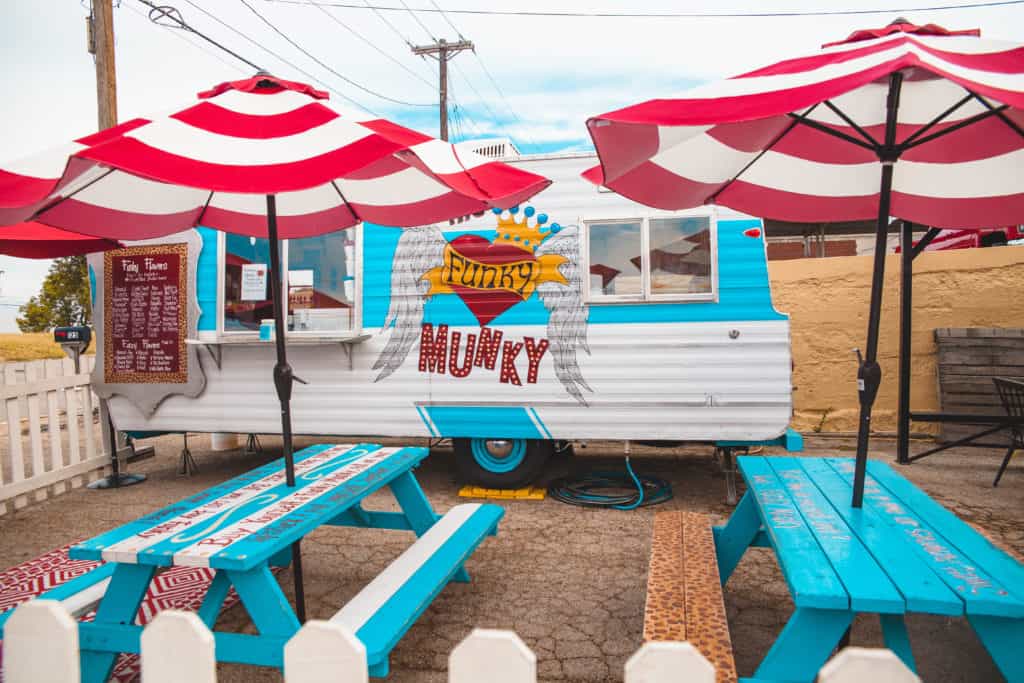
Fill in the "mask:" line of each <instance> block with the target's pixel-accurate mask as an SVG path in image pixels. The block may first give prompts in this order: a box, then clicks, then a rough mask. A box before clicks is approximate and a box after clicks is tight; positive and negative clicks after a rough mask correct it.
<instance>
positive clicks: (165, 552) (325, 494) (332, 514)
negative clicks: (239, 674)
mask: <svg viewBox="0 0 1024 683" xmlns="http://www.w3.org/2000/svg"><path fill="white" fill-rule="evenodd" d="M427 453H428V450H427V449H426V448H412V447H407V448H387V447H381V446H379V445H375V444H358V445H351V444H344V445H321V446H311V447H309V448H307V449H305V450H303V451H301V452H299V453H296V454H295V486H294V487H288V486H287V485H286V484H285V474H284V468H283V460H280V459H279V460H276V461H274V462H271V463H269V464H267V465H264V466H262V467H259V468H257V469H255V470H252V471H251V472H247V473H246V474H243V475H241V476H239V477H235V478H234V479H231V480H229V481H226V482H224V483H222V484H219V485H217V486H214V487H213V488H210V489H208V490H206V491H203V492H201V493H198V494H196V495H193V496H191V497H189V498H186V499H185V500H183V501H181V502H179V503H175V504H173V505H170V506H168V507H165V508H163V509H162V510H158V511H156V512H154V513H151V514H149V515H146V516H145V517H143V518H141V519H139V520H137V521H134V522H130V523H128V524H125V525H124V526H121V527H118V528H117V529H113V530H111V531H108V532H107V533H104V534H101V535H99V536H96V537H95V538H93V539H90V540H88V541H85V542H83V543H80V544H78V545H75V546H72V548H71V550H70V551H69V555H70V557H71V558H72V559H82V560H103V561H105V562H106V564H103V565H100V566H99V567H97V569H95V570H93V571H92V572H90V573H89V574H86V575H84V576H82V577H78V578H77V579H76V580H75V581H74V582H69V584H72V583H74V585H65V586H61V587H57V588H56V589H54V590H53V591H50V592H47V593H44V594H43V595H41V596H40V598H42V599H58V600H64V601H68V600H73V601H74V602H75V603H76V604H77V603H80V602H83V601H84V600H87V599H88V600H92V601H95V598H96V597H97V596H96V595H94V593H96V591H97V590H99V591H100V593H101V595H102V597H101V598H100V600H99V606H98V608H97V610H96V614H95V618H94V620H93V621H92V622H82V623H80V624H79V642H80V647H81V650H82V656H81V661H82V681H83V682H85V683H99V682H100V681H105V680H106V679H107V677H108V676H109V675H110V671H111V668H112V667H113V664H114V661H115V658H116V656H117V653H119V652H136V653H137V652H139V651H140V637H141V635H142V626H139V625H137V624H136V623H135V617H136V613H137V612H138V610H139V605H140V603H141V601H142V599H143V597H144V596H145V594H146V590H147V588H148V587H149V584H150V581H151V580H152V578H153V576H154V573H155V572H157V571H159V570H160V569H161V568H166V567H170V566H174V565H186V566H195V567H209V568H212V569H214V570H216V573H215V575H214V578H213V581H212V582H211V583H210V586H209V588H208V589H207V593H206V596H205V598H204V600H203V602H202V604H201V606H200V608H199V610H198V615H199V617H200V619H202V621H203V622H204V623H206V625H207V626H208V627H210V628H211V629H213V626H214V623H215V621H216V619H217V616H218V614H219V612H220V609H221V605H222V604H223V603H224V600H225V598H226V597H227V595H228V591H229V590H230V589H231V588H232V587H234V589H235V590H236V592H237V593H238V596H239V598H240V599H241V602H242V604H243V605H244V606H245V608H246V610H247V611H248V613H249V615H250V617H251V618H252V621H253V623H254V624H255V626H256V629H257V630H258V634H255V635H252V634H243V633H228V632H223V631H214V639H215V647H216V656H217V659H218V660H219V661H226V662H238V663H245V664H256V665H263V666H273V667H278V668H281V667H282V665H283V649H284V644H285V643H286V642H287V641H288V640H289V639H290V638H291V637H292V636H293V635H294V634H295V633H296V632H297V631H298V629H299V627H300V624H299V621H298V618H297V617H296V615H295V612H294V610H293V609H292V607H291V605H290V604H289V602H288V600H287V597H286V596H285V594H284V593H283V592H282V590H281V587H280V586H279V585H278V583H277V581H276V579H275V577H274V574H273V572H272V571H271V570H270V567H271V566H286V565H287V564H288V563H289V562H290V561H291V552H290V549H291V545H292V544H293V543H295V542H297V541H299V540H301V539H302V538H303V537H304V536H305V535H306V534H308V533H309V532H311V531H312V530H314V529H316V528H317V527H319V526H321V525H324V524H333V525H342V526H356V527H373V528H384V529H398V530H408V531H412V532H414V533H415V534H416V536H417V537H418V539H417V540H416V542H415V543H414V544H413V545H412V546H411V547H410V548H409V549H408V550H406V551H405V552H404V553H402V555H400V556H399V557H398V558H397V559H396V560H395V561H394V562H392V563H391V565H389V566H388V567H387V568H386V569H385V570H384V572H382V573H381V574H380V575H378V576H377V578H375V579H374V580H373V581H372V582H371V583H370V584H369V585H367V586H366V587H365V588H364V589H363V590H362V591H361V592H360V593H359V594H357V595H356V596H355V597H354V598H353V599H352V600H351V601H350V602H349V603H348V604H347V605H345V606H343V607H342V608H341V610H340V611H339V612H338V613H337V614H336V615H335V617H334V618H333V620H336V621H340V622H341V623H343V624H345V625H347V626H348V627H349V628H351V630H352V631H353V632H354V633H355V634H356V636H357V637H358V638H359V639H360V640H362V642H363V643H364V645H365V646H366V651H367V663H368V665H369V668H370V674H371V675H372V676H385V675H387V673H388V654H389V652H390V651H391V649H392V648H394V646H395V644H396V643H397V642H398V640H399V639H400V638H401V636H402V635H403V634H404V633H405V632H406V631H407V630H408V629H409V627H410V626H412V624H413V623H414V622H415V620H416V618H417V617H418V616H419V615H420V614H421V613H422V612H423V610H424V609H426V607H427V606H428V605H429V604H430V602H431V601H432V600H433V598H434V597H435V596H436V595H437V594H438V593H439V592H440V591H441V590H442V589H443V588H444V586H445V585H446V584H447V583H448V582H449V581H450V580H456V581H468V580H469V575H468V574H467V573H466V570H465V568H464V566H463V565H464V563H465V561H466V559H467V558H468V557H469V556H470V555H471V554H472V552H473V551H474V550H475V549H476V547H477V546H478V545H479V544H480V543H481V542H482V541H483V539H484V538H485V537H486V536H488V535H493V534H494V533H496V531H497V524H498V521H499V520H500V518H501V517H502V515H503V514H504V510H503V509H502V508H500V507H498V506H496V505H480V504H466V505H458V506H456V507H454V508H452V509H451V510H450V511H449V512H448V513H447V514H445V515H444V516H440V515H437V514H435V513H434V511H433V509H432V508H431V506H430V503H429V501H428V500H427V498H426V496H425V495H424V494H423V490H422V489H421V488H420V486H419V483H418V482H417V481H416V478H415V477H414V476H413V473H412V469H413V468H414V467H415V466H417V465H418V464H419V463H420V462H421V461H422V460H423V459H424V458H425V457H426V456H427ZM384 486H388V487H390V489H391V491H392V493H393V494H394V496H395V498H396V499H397V501H398V504H399V507H400V508H401V512H384V511H375V510H366V509H364V508H363V507H362V505H361V502H362V500H363V499H364V498H366V497H367V496H368V495H370V494H371V493H373V492H375V491H377V490H378V489H380V488H382V487H384ZM75 596H77V597H75ZM0 627H2V625H0ZM183 656H187V653H183Z"/></svg>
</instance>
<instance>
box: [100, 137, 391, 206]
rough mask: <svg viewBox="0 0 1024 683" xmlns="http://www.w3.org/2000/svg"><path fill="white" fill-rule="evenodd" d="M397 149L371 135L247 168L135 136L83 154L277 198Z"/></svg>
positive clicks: (194, 183)
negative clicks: (293, 158) (302, 156)
mask: <svg viewBox="0 0 1024 683" xmlns="http://www.w3.org/2000/svg"><path fill="white" fill-rule="evenodd" d="M397 149H398V146H397V145H395V144H394V143H392V142H388V141H387V140H384V139H383V138H381V137H379V136H367V137H365V138H363V139H361V140H358V141H356V142H354V143H352V144H350V145H348V146H346V147H341V148H334V149H330V151H327V152H325V153H323V154H320V155H319V156H315V157H310V158H306V159H302V160H298V161H292V162H282V163H276V164H257V165H244V164H229V163H209V162H205V161H200V160H198V159H195V158H192V157H188V156H179V155H176V154H172V153H169V152H166V151H164V150H160V149H157V148H155V147H150V146H149V145H146V144H144V143H142V142H140V141H139V140H136V139H134V138H132V137H123V138H121V139H119V140H117V141H115V142H112V143H108V144H106V145H102V146H99V147H92V148H89V149H88V150H85V151H83V152H81V153H80V155H81V156H83V157H85V158H89V159H92V160H94V161H98V162H100V163H103V164H108V165H112V166H117V167H118V168H122V169H125V170H126V171H128V172H130V173H134V174H137V175H139V176H142V177H146V178H151V179H153V180H159V181H161V182H165V183H175V184H181V185H186V186H189V187H197V188H206V189H210V190H214V191H224V192H248V193H253V194H274V193H278V192H290V191H295V190H302V189H306V188H309V187H314V186H316V185H321V184H323V183H325V182H329V181H331V180H333V179H335V178H338V177H343V176H344V175H345V174H347V173H351V172H354V171H357V170H359V169H360V168H362V167H363V166H365V165H366V164H368V163H370V162H372V161H374V160H376V159H378V158H380V157H381V156H383V155H385V154H390V153H392V152H394V151H395V150H397Z"/></svg>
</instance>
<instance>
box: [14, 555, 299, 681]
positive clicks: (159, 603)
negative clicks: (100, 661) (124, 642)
mask: <svg viewBox="0 0 1024 683" xmlns="http://www.w3.org/2000/svg"><path fill="white" fill-rule="evenodd" d="M69 547H70V546H64V547H63V548H59V549H57V550H53V551H51V552H48V553H46V554H45V555H43V556H42V557H37V558H36V559H34V560H31V561H29V562H25V563H23V564H19V565H18V566H16V567H11V568H10V569H8V570H7V571H4V572H0V612H5V611H7V610H9V609H14V608H15V607H17V606H18V605H20V604H21V603H23V602H25V601H27V600H29V599H31V598H33V597H35V596H37V595H39V594H40V593H42V592H44V591H47V590H49V589H50V588H53V587H54V586H59V585H60V584H62V583H64V582H65V581H68V580H70V579H73V578H74V577H76V576H80V575H81V574H84V573H86V572H87V571H89V570H90V569H92V568H93V567H96V566H97V565H99V564H100V563H99V562H91V561H84V560H72V559H70V558H68V548H69ZM273 569H274V571H275V572H277V571H279V569H278V568H276V567H275V568H273ZM212 580H213V570H210V569H205V568H202V567H172V568H170V569H168V570H166V571H163V572H160V573H159V574H157V575H156V577H155V578H154V579H153V582H152V583H151V584H150V586H149V591H148V592H147V593H146V597H145V598H144V599H143V601H142V607H140V608H139V614H138V623H140V624H147V623H149V622H150V621H152V620H153V618H154V617H155V616H156V614H157V612H160V611H161V610H165V609H183V610H190V611H195V610H197V609H199V605H200V604H202V602H203V596H205V595H206V589H207V588H208V587H209V585H210V581H212ZM237 602H238V595H237V594H236V593H235V591H234V589H232V590H231V591H230V592H229V593H228V597H227V599H226V600H225V601H224V606H223V607H222V608H221V609H222V610H224V609H227V608H228V607H231V606H232V605H234V604H236V603H237ZM92 617H93V613H92V612H90V613H89V614H87V615H85V616H84V617H83V618H82V620H83V621H89V620H90V619H92ZM2 644H3V643H2V641H0V683H2V681H3V649H2ZM139 670H140V663H139V657H138V655H132V654H123V655H121V656H120V657H119V658H118V660H117V664H116V665H115V666H114V673H113V675H112V676H111V678H110V680H111V681H116V682H117V683H131V682H132V681H137V680H139Z"/></svg>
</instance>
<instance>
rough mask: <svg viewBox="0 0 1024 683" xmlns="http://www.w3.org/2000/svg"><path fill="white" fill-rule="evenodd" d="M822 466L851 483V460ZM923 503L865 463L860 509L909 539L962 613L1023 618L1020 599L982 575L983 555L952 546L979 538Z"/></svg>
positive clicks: (882, 467)
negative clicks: (953, 595) (962, 608)
mask: <svg viewBox="0 0 1024 683" xmlns="http://www.w3.org/2000/svg"><path fill="white" fill-rule="evenodd" d="M827 462H828V463H829V465H831V466H832V467H833V469H834V470H835V471H836V472H838V473H839V475H840V476H841V477H843V479H844V480H845V481H847V482H848V483H851V484H852V481H853V470H854V461H853V460H852V459H850V458H828V459H827ZM887 470H888V471H887ZM883 482H884V483H883ZM890 487H891V488H890ZM904 496H906V499H904ZM929 500H930V499H929V498H928V496H926V495H925V494H923V493H921V492H920V491H918V490H917V489H916V488H915V487H914V486H913V484H910V483H909V482H907V481H906V479H903V478H902V477H900V476H899V475H897V474H896V473H895V472H893V471H892V470H891V469H890V468H889V467H888V465H886V464H885V463H873V462H869V463H868V471H867V476H866V477H865V481H864V507H870V508H871V509H873V510H874V511H875V512H876V513H877V514H878V515H879V516H880V517H881V518H882V519H884V520H885V522H886V524H888V525H889V527H890V529H891V530H893V531H895V532H897V533H901V534H905V535H907V536H909V538H910V540H911V541H912V543H910V544H909V545H911V547H912V548H913V549H914V550H915V551H916V552H917V553H918V556H919V557H921V558H922V559H923V560H924V561H925V563H926V564H928V566H930V567H932V569H933V570H934V571H935V573H936V574H937V575H938V576H939V577H940V578H941V579H942V580H943V581H944V582H945V583H946V585H947V586H949V587H950V588H951V589H952V590H953V591H954V592H955V593H957V594H958V595H960V596H961V597H962V598H963V599H964V601H965V603H966V611H967V614H968V615H972V614H978V615H992V616H1001V617H1018V618H1019V617H1024V601H1022V600H1020V599H1019V598H1017V597H1015V596H1014V595H1012V594H1011V593H1010V591H1009V590H1008V588H1007V587H1006V586H1004V585H1002V584H1001V582H999V581H998V580H996V579H995V578H994V577H993V576H991V575H990V574H989V573H988V572H987V571H986V568H985V567H984V566H983V565H982V563H984V562H985V561H986V559H987V558H986V557H985V556H984V554H982V556H980V557H975V556H968V555H967V554H966V553H964V552H962V551H961V550H960V549H959V548H958V547H957V542H960V543H964V544H965V545H966V546H968V547H971V546H975V545H976V544H975V543H972V541H971V540H970V538H969V536H971V535H978V536H979V538H980V535H979V534H978V533H977V532H976V531H974V530H973V529H971V528H970V527H968V526H967V525H966V524H964V523H963V522H959V520H956V518H955V517H954V518H953V519H954V520H956V521H957V522H959V524H949V523H947V522H946V521H945V520H942V519H941V516H939V515H937V514H936V512H935V510H934V506H936V505H938V504H937V503H935V502H934V501H931V503H930V504H929ZM918 505H920V506H922V508H923V509H924V510H925V512H924V513H921V512H920V511H918V509H917V506H918ZM926 516H927V517H928V518H932V519H937V520H938V521H939V522H940V525H941V527H936V526H933V525H932V524H931V523H929V521H928V519H927V518H926ZM946 534H949V536H946ZM988 559H990V558H988ZM1011 585H1012V584H1011Z"/></svg>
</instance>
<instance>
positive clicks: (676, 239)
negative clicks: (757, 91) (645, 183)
mask: <svg viewBox="0 0 1024 683" xmlns="http://www.w3.org/2000/svg"><path fill="white" fill-rule="evenodd" d="M512 163H516V164H521V165H523V166H524V167H526V168H528V169H529V170H532V171H535V172H537V173H541V174H543V175H545V176H547V177H549V178H551V179H552V180H553V181H554V183H553V185H552V186H551V187H550V188H549V189H548V190H546V191H545V192H543V193H542V194H540V195H538V196H537V197H536V198H535V199H534V202H533V205H532V206H531V207H518V208H517V209H513V210H511V211H505V212H503V213H501V214H500V215H496V214H494V213H491V212H489V213H487V214H485V215H482V216H475V217H468V218H467V220H465V221H463V222H461V223H456V224H449V225H441V226H425V227H422V228H418V229H411V230H400V229H396V228H388V227H382V226H376V225H363V226H361V227H360V228H357V229H352V230H348V231H344V232H339V233H334V234H330V235H325V236H322V237H314V238H309V239H301V240H292V241H290V242H289V243H287V244H286V245H285V247H284V256H283V258H284V263H286V264H287V273H286V276H287V277H286V281H285V283H284V291H286V292H288V307H289V308H288V318H289V332H288V353H289V360H290V362H291V364H292V365H293V367H294V368H295V374H296V375H297V376H298V377H299V378H301V379H303V380H305V381H306V382H308V384H303V385H296V388H295V393H294V396H293V402H292V415H293V421H294V429H295V431H296V433H299V434H318V435H386V436H406V437H437V438H441V437H444V438H452V439H453V440H454V443H455V449H456V453H457V458H458V462H459V467H460V470H461V471H462V474H463V475H464V476H465V477H467V478H470V479H474V480H476V481H478V482H480V483H484V484H488V485H516V484H521V483H523V482H525V481H527V480H529V479H531V478H532V477H533V476H535V475H536V474H537V473H538V471H539V470H540V468H541V466H542V465H543V464H544V461H545V460H546V459H547V457H548V455H549V454H550V453H551V452H552V449H553V444H554V443H555V441H557V440H576V439H616V440H645V441H651V440H671V441H699V442H714V443H720V444H732V445H741V444H745V443H758V442H765V441H770V440H774V439H777V438H779V437H781V436H782V435H784V434H785V433H786V428H787V425H788V423H789V419H790V415H791V411H792V400H791V392H792V387H791V357H790V342H789V322H788V319H787V317H786V316H785V315H784V314H782V313H780V312H778V311H776V310H775V308H774V307H773V306H772V301H771V294H770V291H769V283H768V273H767V266H766V261H765V244H764V235H763V232H762V229H761V222H760V221H759V220H757V219H753V218H750V217H746V216H740V215H734V214H731V213H729V212H727V211H724V210H716V209H714V208H707V209H702V210H699V211H688V212H682V213H666V212H657V211H653V210H651V209H649V208H646V207H643V206H640V205H638V204H635V203H633V202H630V201H628V200H626V199H624V198H622V197H621V196H619V195H616V194H614V193H611V192H606V191H603V190H599V189H598V188H596V187H594V186H592V185H590V184H589V183H588V182H587V181H585V180H584V179H582V178H581V177H580V172H581V171H583V170H584V169H586V168H587V167H589V166H592V165H593V164H594V163H595V156H594V155H593V154H558V155H547V156H531V157H524V158H522V159H519V160H515V161H513V162H512ZM195 233H198V234H195ZM182 239H183V240H185V241H186V242H189V243H191V245H192V246H190V247H189V249H190V250H191V251H189V254H193V256H192V261H191V262H190V266H189V269H188V272H189V273H190V275H189V276H188V277H189V278H193V279H190V280H189V284H188V287H187V288H186V289H187V293H188V297H189V298H190V299H193V300H192V301H189V302H188V306H187V308H190V309H192V312H191V313H190V314H189V315H190V317H189V321H188V325H187V329H186V332H185V336H186V339H185V340H184V346H182V348H183V349H185V351H186V352H187V358H188V360H187V363H186V365H187V368H188V374H189V375H192V376H193V377H190V380H189V381H191V382H192V383H191V385H190V389H189V390H188V391H185V390H184V389H182V390H181V391H176V390H175V387H174V385H173V384H172V385H170V386H169V387H168V385H167V384H166V383H164V384H160V385H159V387H160V390H159V391H157V394H158V395H156V396H150V397H148V398H145V397H143V398H141V399H140V398H139V397H138V396H134V395H125V394H121V393H117V392H115V395H114V396H113V397H112V398H111V400H110V410H111V414H112V416H113V418H114V420H115V422H116V424H117V427H118V429H122V430H141V431H184V430H188V431H207V432H238V433H264V432H273V431H275V429H276V428H277V426H278V424H279V421H278V415H279V409H278V403H277V398H276V396H275V393H274V389H273V386H272V383H271V376H270V368H271V367H272V365H273V362H274V361H273V358H274V351H273V348H272V345H271V344H269V343H267V341H265V340H262V341H261V339H260V326H261V321H262V320H264V319H266V318H270V317H271V311H270V302H269V300H268V297H269V294H268V288H267V268H266V264H267V262H268V247H267V243H266V242H265V241H263V240H257V239H253V238H249V237H241V236H237V235H230V234H224V233H219V232H216V231H213V230H209V229H200V230H198V231H194V232H193V233H192V235H191V236H188V239H185V237H183V238H182ZM108 259H109V257H108ZM91 265H92V266H93V267H94V271H95V272H96V273H97V274H96V277H97V278H98V281H100V282H102V281H104V278H105V277H106V278H107V279H109V275H107V276H105V275H104V274H103V273H100V272H99V271H100V270H102V269H103V267H104V265H103V257H101V256H99V257H96V258H94V259H93V261H92V262H91ZM107 267H109V264H108V266H107ZM193 280H194V281H193ZM97 290H98V291H100V292H101V298H102V292H103V291H109V288H108V289H104V288H103V287H100V286H99V285H97ZM102 308H103V305H102V303H99V305H98V306H97V310H102ZM99 327H101V328H102V327H103V325H100V326H99ZM101 343H102V342H101ZM98 372H102V370H100V371H98ZM196 376H199V379H201V381H194V380H196V379H197V377H196ZM102 379H103V378H102V377H98V378H97V380H98V381H102Z"/></svg>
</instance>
